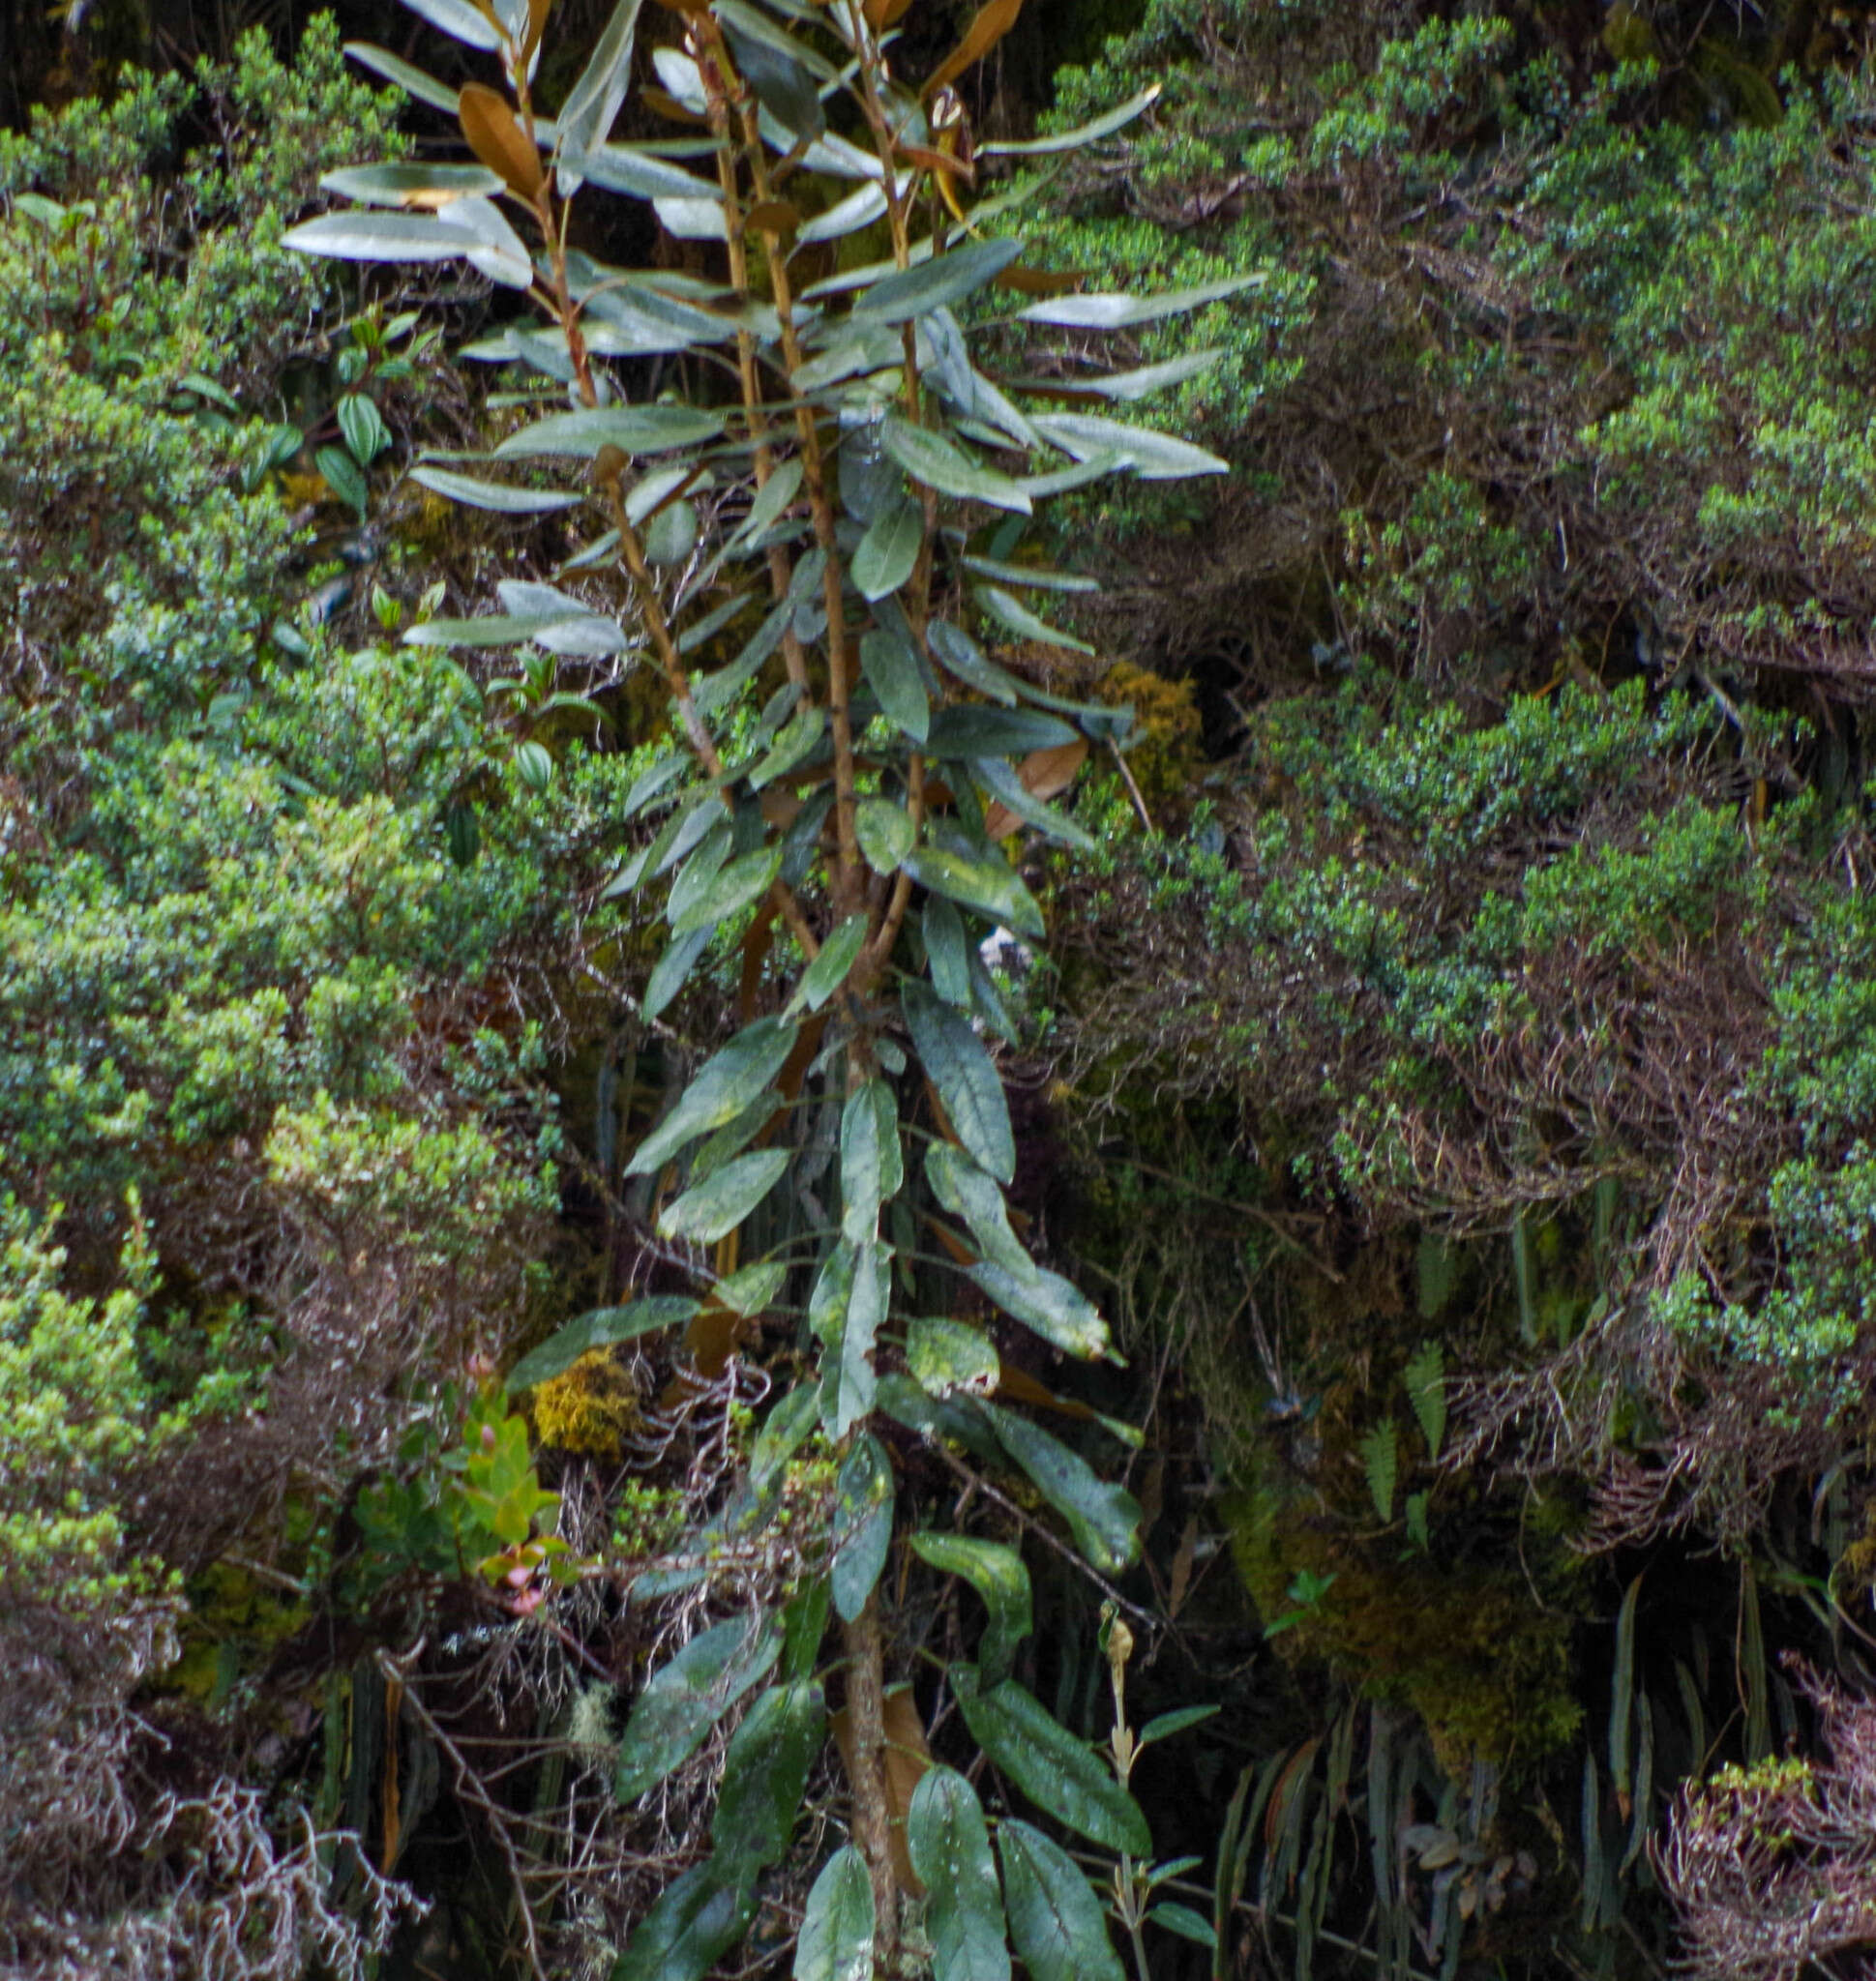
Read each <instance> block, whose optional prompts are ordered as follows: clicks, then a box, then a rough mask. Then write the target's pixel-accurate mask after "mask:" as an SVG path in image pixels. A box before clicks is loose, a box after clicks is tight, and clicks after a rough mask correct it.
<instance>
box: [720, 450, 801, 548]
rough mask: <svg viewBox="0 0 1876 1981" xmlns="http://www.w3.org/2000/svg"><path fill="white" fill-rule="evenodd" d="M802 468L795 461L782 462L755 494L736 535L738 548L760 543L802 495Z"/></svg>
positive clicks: (735, 539)
mask: <svg viewBox="0 0 1876 1981" xmlns="http://www.w3.org/2000/svg"><path fill="white" fill-rule="evenodd" d="M801 476H802V467H801V463H800V462H799V461H798V460H785V461H783V462H782V464H781V465H780V466H779V467H778V468H777V469H776V470H775V472H774V473H773V474H772V475H770V476H769V478H768V480H767V481H766V482H764V483H763V484H762V486H761V488H759V489H758V490H757V492H756V499H755V501H754V502H752V503H751V504H750V505H749V514H748V515H747V516H746V517H743V520H742V527H741V528H740V529H738V530H737V532H736V534H735V538H734V540H733V541H735V542H736V543H738V544H754V543H757V542H759V540H760V539H761V537H763V536H764V535H765V534H766V533H767V532H768V531H769V530H771V529H773V528H774V527H775V525H776V523H777V522H779V521H780V520H781V517H782V513H783V511H784V510H786V509H787V508H788V506H789V503H790V502H792V501H793V500H794V498H795V497H796V495H798V494H799V493H800V492H801Z"/></svg>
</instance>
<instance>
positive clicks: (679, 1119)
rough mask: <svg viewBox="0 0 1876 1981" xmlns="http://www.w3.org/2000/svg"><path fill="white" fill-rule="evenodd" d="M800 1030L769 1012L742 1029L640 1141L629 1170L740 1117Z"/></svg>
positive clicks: (650, 1164) (648, 1165) (651, 1164)
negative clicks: (771, 1015) (674, 1105)
mask: <svg viewBox="0 0 1876 1981" xmlns="http://www.w3.org/2000/svg"><path fill="white" fill-rule="evenodd" d="M795 1030H796V1027H795V1026H794V1025H792V1024H789V1023H786V1022H784V1021H783V1020H780V1019H773V1018H767V1019H759V1020H757V1021H756V1022H755V1023H754V1024H753V1025H750V1026H748V1027H746V1028H745V1029H744V1030H743V1031H740V1032H738V1033H737V1034H736V1036H735V1037H734V1038H733V1039H731V1040H730V1043H729V1045H727V1046H726V1047H725V1048H724V1049H723V1050H722V1051H721V1052H719V1053H718V1054H717V1055H716V1056H715V1057H714V1058H713V1059H711V1060H710V1061H709V1062H708V1063H707V1064H706V1065H705V1066H704V1067H703V1069H702V1071H701V1072H700V1073H699V1075H698V1076H697V1078H696V1079H694V1080H692V1081H691V1083H690V1085H689V1086H687V1087H686V1088H685V1089H684V1092H683V1094H682V1096H681V1097H680V1098H679V1100H678V1103H677V1105H676V1107H674V1108H673V1109H671V1110H670V1113H669V1114H668V1115H666V1117H665V1118H664V1120H663V1121H661V1122H660V1123H659V1124H658V1126H657V1127H656V1128H654V1129H653V1130H652V1132H651V1133H650V1134H649V1135H648V1136H646V1137H645V1138H644V1140H643V1141H641V1142H640V1144H639V1147H638V1149H637V1150H636V1151H635V1153H634V1154H633V1157H632V1160H631V1162H630V1163H628V1164H627V1165H626V1170H625V1173H626V1174H627V1175H628V1176H641V1175H643V1174H644V1173H645V1172H646V1171H647V1170H650V1169H656V1168H658V1167H659V1166H660V1165H661V1164H663V1163H666V1162H669V1161H670V1158H671V1157H672V1156H674V1155H675V1154H676V1153H677V1151H678V1150H679V1149H681V1148H682V1147H683V1146H684V1144H685V1143H686V1142H687V1141H691V1140H694V1139H695V1138H697V1137H698V1136H700V1135H708V1134H709V1133H710V1132H711V1130H713V1129H717V1128H721V1127H722V1126H723V1125H724V1123H725V1122H727V1121H732V1120H734V1119H735V1117H736V1116H737V1115H738V1114H740V1113H741V1112H742V1110H743V1109H745V1108H747V1107H748V1106H749V1104H750V1103H751V1102H752V1101H754V1100H755V1099H756V1097H757V1096H758V1095H759V1094H760V1093H761V1092H762V1090H763V1089H764V1088H765V1087H767V1086H768V1084H769V1082H770V1081H771V1080H773V1079H774V1078H775V1076H776V1075H777V1074H778V1073H780V1072H781V1070H782V1062H783V1061H784V1060H785V1059H787V1058H788V1056H789V1052H790V1051H791V1050H793V1047H794V1039H795Z"/></svg>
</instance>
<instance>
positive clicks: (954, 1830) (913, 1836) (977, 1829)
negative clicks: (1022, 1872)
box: [906, 1767, 1010, 1981]
mask: <svg viewBox="0 0 1876 1981" xmlns="http://www.w3.org/2000/svg"><path fill="white" fill-rule="evenodd" d="M906 1843H907V1846H908V1848H909V1849H910V1852H911V1859H912V1869H913V1870H914V1871H915V1872H916V1873H917V1874H918V1878H919V1882H920V1883H921V1884H922V1885H924V1887H925V1931H926V1933H927V1935H928V1936H929V1937H930V1938H931V1942H932V1956H933V1959H932V1972H933V1975H934V1977H935V1981H1010V1956H1009V1949H1008V1948H1007V1947H1006V1946H1005V1945H1004V1943H1003V1900H1002V1894H1001V1893H1000V1892H999V1891H998V1888H997V1866H996V1864H995V1863H994V1862H993V1861H992V1859H991V1854H990V1832H989V1830H988V1829H987V1828H986V1827H985V1824H984V1812H983V1809H982V1807H981V1806H980V1805H979V1803H978V1801H977V1791H976V1790H975V1789H973V1788H971V1786H970V1784H969V1783H968V1782H967V1781H966V1780H965V1778H964V1777H963V1776H962V1775H960V1774H958V1773H956V1772H955V1771H954V1770H952V1769H950V1768H944V1767H935V1768H928V1769H927V1770H926V1772H925V1774H924V1776H923V1778H922V1779H921V1780H920V1782H919V1785H918V1787H917V1788H916V1789H914V1790H913V1791H912V1806H911V1811H910V1813H909V1815H908V1817H907V1819H906Z"/></svg>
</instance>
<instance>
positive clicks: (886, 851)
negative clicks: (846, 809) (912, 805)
mask: <svg viewBox="0 0 1876 1981" xmlns="http://www.w3.org/2000/svg"><path fill="white" fill-rule="evenodd" d="M853 830H854V833H855V835H856V836H857V838H858V840H859V843H860V851H861V852H862V853H863V854H864V855H865V856H866V863H867V865H868V866H869V867H871V868H872V869H873V871H874V872H876V873H897V872H898V871H899V867H900V863H901V862H902V861H903V860H904V859H905V857H906V855H907V854H908V853H909V852H910V851H911V849H912V842H913V840H914V839H915V838H916V837H917V827H915V826H914V825H913V824H912V821H911V817H910V815H909V814H908V813H907V811H906V808H905V807H904V806H903V805H898V804H895V803H894V802H893V800H892V799H890V798H862V799H861V800H860V802H859V805H858V806H857V807H856V808H855V811H854V817H853Z"/></svg>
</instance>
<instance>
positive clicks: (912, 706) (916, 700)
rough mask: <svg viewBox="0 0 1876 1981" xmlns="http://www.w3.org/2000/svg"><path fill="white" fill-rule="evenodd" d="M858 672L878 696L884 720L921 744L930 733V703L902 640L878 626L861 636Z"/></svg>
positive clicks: (916, 667)
mask: <svg viewBox="0 0 1876 1981" xmlns="http://www.w3.org/2000/svg"><path fill="white" fill-rule="evenodd" d="M860 672H861V673H862V674H864V675H865V676H866V684H867V686H868V687H869V688H871V689H872V690H873V692H874V694H875V695H878V697H879V706H880V708H881V709H882V710H883V711H884V713H885V717H886V720H887V721H888V722H889V723H891V724H894V726H895V727H897V728H898V729H900V730H901V731H902V732H903V733H904V734H906V735H908V736H909V737H910V738H911V739H912V741H913V742H914V743H923V742H924V741H925V738H926V736H927V735H928V734H929V733H930V731H931V726H932V703H931V698H930V696H928V695H926V693H925V684H924V682H923V681H921V680H920V679H919V676H918V663H917V662H916V661H915V660H914V659H913V658H912V655H911V652H910V650H909V649H908V647H907V645H906V643H905V641H904V640H902V639H900V638H898V637H897V636H895V635H893V634H890V633H888V632H886V631H885V630H884V629H883V628H881V627H875V628H874V629H873V630H872V631H871V632H869V633H866V634H863V635H862V636H861V637H860Z"/></svg>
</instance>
